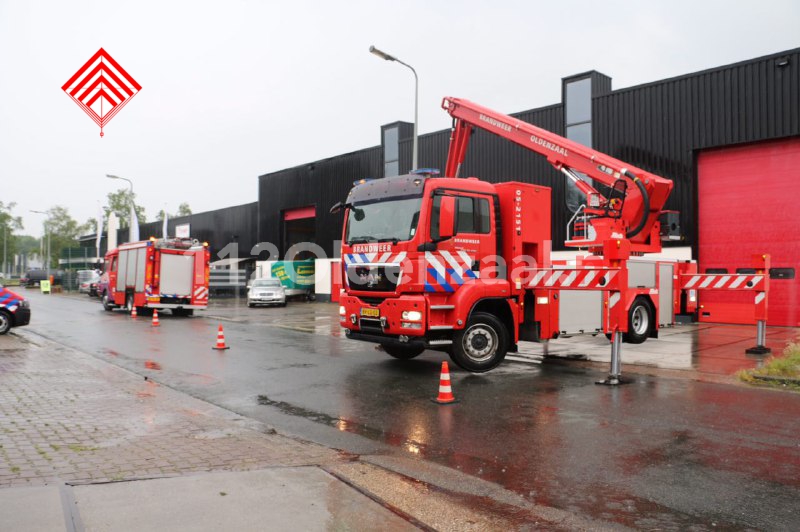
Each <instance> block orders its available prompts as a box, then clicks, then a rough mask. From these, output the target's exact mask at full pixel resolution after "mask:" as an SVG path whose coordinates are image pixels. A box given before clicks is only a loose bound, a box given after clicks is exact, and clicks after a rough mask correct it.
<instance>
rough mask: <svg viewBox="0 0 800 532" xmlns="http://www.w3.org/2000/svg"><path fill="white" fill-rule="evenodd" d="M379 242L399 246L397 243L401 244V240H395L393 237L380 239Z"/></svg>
mask: <svg viewBox="0 0 800 532" xmlns="http://www.w3.org/2000/svg"><path fill="white" fill-rule="evenodd" d="M378 242H391V243H392V245H397V243H398V242H400V240H399V239H397V238H395V237H391V238H379V239H378Z"/></svg>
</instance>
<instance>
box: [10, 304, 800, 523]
mask: <svg viewBox="0 0 800 532" xmlns="http://www.w3.org/2000/svg"><path fill="white" fill-rule="evenodd" d="M23 293H25V294H26V295H27V296H30V297H31V299H32V306H33V322H32V324H31V325H30V326H29V329H30V330H32V331H34V332H36V333H38V334H42V335H44V336H46V337H48V338H50V339H53V340H55V341H58V342H61V343H64V344H66V345H69V346H71V347H75V348H79V349H81V350H83V351H86V352H88V353H91V354H93V355H94V356H96V357H98V358H101V359H103V360H107V361H109V362H112V363H114V364H117V365H119V366H122V367H125V368H127V369H129V370H131V371H134V372H136V373H138V374H141V375H146V376H148V378H152V379H153V380H156V381H158V382H161V383H163V384H166V385H169V386H171V387H173V388H176V389H178V390H181V391H184V392H187V393H189V394H191V395H193V396H196V397H199V398H202V399H205V400H207V401H210V402H212V403H214V404H217V405H219V406H222V407H225V408H228V409H230V410H233V411H236V412H238V413H241V414H244V415H247V416H250V417H253V418H256V419H259V420H261V421H264V422H266V423H269V424H271V425H272V426H274V427H276V428H277V429H278V430H280V431H282V432H285V433H290V434H295V435H298V436H300V437H303V438H306V439H309V440H312V441H316V442H319V443H323V444H325V445H329V446H332V447H336V448H340V449H343V450H346V451H349V452H353V453H356V454H373V453H400V454H404V455H406V456H418V457H420V458H424V459H426V460H431V461H434V462H436V463H439V464H443V465H446V466H449V467H451V468H454V469H458V470H460V471H462V472H465V473H468V474H470V475H472V476H475V477H479V478H481V479H484V480H488V481H492V482H496V483H498V484H500V485H502V486H504V487H505V488H507V489H510V490H513V491H514V492H517V493H519V494H521V495H523V496H524V497H526V498H528V499H529V500H530V501H532V502H535V503H538V504H544V505H549V506H554V507H557V508H561V509H564V510H568V511H573V512H576V513H580V514H584V515H588V516H591V517H594V518H599V519H603V520H608V521H613V522H616V523H619V524H623V525H627V526H632V527H636V528H641V529H665V528H666V529H687V528H696V529H712V528H718V527H723V528H728V529H746V528H751V527H752V528H758V529H768V530H790V529H796V528H797V527H798V515H800V475H799V473H800V430H798V429H800V416H799V415H798V413H800V395H797V394H790V393H780V392H774V391H767V390H755V389H747V388H742V387H734V386H727V385H720V384H707V383H697V382H690V381H685V380H675V379H667V378H659V377H645V376H637V377H634V379H633V380H634V382H632V383H631V384H627V385H625V386H622V387H618V388H608V387H603V386H596V385H595V384H594V381H595V380H597V379H598V378H601V377H603V376H604V375H603V374H601V373H599V372H596V371H593V370H586V369H579V368H570V367H569V366H561V365H551V364H545V365H529V364H521V363H513V362H512V363H506V364H504V365H503V366H501V367H500V368H498V369H497V370H495V371H493V372H491V373H489V374H484V375H472V374H468V373H465V372H462V371H460V370H453V369H452V368H451V372H452V380H453V388H454V393H455V395H456V397H457V398H458V399H459V401H460V402H459V403H458V404H457V405H450V406H439V405H436V404H434V403H432V402H431V401H430V398H432V397H434V396H435V395H436V391H437V388H438V376H439V374H438V372H439V365H440V363H441V360H442V359H443V355H441V354H439V353H433V352H428V353H425V354H424V355H423V356H421V357H419V358H417V359H415V360H412V361H397V360H394V359H391V358H390V357H388V356H387V355H385V354H383V353H378V352H376V351H375V350H374V349H373V348H372V346H370V345H368V344H361V343H358V342H351V341H348V340H346V339H344V338H341V337H332V336H329V335H327V334H314V333H310V332H302V331H300V330H293V329H286V328H282V327H278V326H275V323H272V324H270V323H262V322H258V321H256V322H253V323H236V322H222V323H223V324H224V326H225V336H226V339H227V341H228V344H229V345H230V346H231V349H230V350H228V351H214V350H212V349H211V346H212V345H213V344H214V342H215V339H216V328H217V324H218V323H220V322H218V321H215V320H211V319H205V318H198V317H196V318H191V319H187V318H173V317H171V316H170V315H169V314H166V315H162V316H161V321H162V326H161V327H160V328H157V329H155V328H153V327H151V326H150V319H149V318H146V317H140V318H139V319H138V320H136V321H133V320H131V319H130V318H128V317H127V316H126V315H124V314H122V313H120V312H114V313H107V312H105V311H103V310H102V307H101V305H100V304H99V303H98V302H97V301H96V300H91V299H89V298H86V299H82V298H74V297H61V296H50V297H48V296H42V295H41V294H38V293H34V292H33V291H23ZM291 310H292V304H290V307H289V311H290V312H287V311H284V310H282V309H258V310H254V311H253V312H255V313H284V315H286V316H289V315H290V314H291ZM209 313H210V312H209ZM266 315H267V314H265V316H266ZM269 316H271V318H272V321H273V322H274V321H275V320H274V318H275V314H270V315H269Z"/></svg>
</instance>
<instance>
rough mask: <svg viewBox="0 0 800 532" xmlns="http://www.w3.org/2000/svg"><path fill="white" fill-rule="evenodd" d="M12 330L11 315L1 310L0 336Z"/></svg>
mask: <svg viewBox="0 0 800 532" xmlns="http://www.w3.org/2000/svg"><path fill="white" fill-rule="evenodd" d="M10 330H11V314H9V313H8V312H7V311H5V310H0V334H5V333H7V332H8V331H10Z"/></svg>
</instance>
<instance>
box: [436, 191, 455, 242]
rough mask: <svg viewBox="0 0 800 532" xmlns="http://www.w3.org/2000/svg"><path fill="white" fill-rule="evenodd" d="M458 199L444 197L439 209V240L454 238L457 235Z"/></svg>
mask: <svg viewBox="0 0 800 532" xmlns="http://www.w3.org/2000/svg"><path fill="white" fill-rule="evenodd" d="M455 230H456V198H454V197H453V196H442V204H441V205H440V207H439V240H447V239H448V238H453V235H455V234H456V231H455Z"/></svg>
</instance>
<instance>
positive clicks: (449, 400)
mask: <svg viewBox="0 0 800 532" xmlns="http://www.w3.org/2000/svg"><path fill="white" fill-rule="evenodd" d="M431 401H433V402H434V403H439V404H440V405H449V404H453V403H456V402H457V401H456V398H455V397H453V388H452V387H451V386H450V369H449V368H448V367H447V362H446V361H443V362H442V375H441V377H439V396H438V397H437V398H436V399H431Z"/></svg>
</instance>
